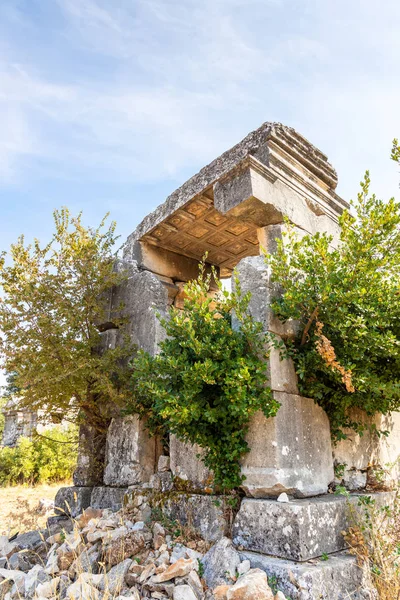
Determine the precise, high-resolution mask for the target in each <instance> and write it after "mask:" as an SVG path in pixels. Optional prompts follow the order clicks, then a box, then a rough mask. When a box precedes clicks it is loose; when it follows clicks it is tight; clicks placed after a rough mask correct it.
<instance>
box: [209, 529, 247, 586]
mask: <svg viewBox="0 0 400 600" xmlns="http://www.w3.org/2000/svg"><path fill="white" fill-rule="evenodd" d="M240 562H241V561H240V557H239V554H238V553H237V552H236V550H235V548H234V547H233V544H232V540H230V539H229V538H226V537H224V538H221V539H220V540H219V542H217V543H216V544H215V545H214V546H213V547H212V548H211V549H210V550H209V551H208V552H207V554H206V555H205V556H204V558H203V559H202V563H203V566H204V580H205V582H206V584H207V585H208V587H210V588H215V587H217V586H219V585H224V584H227V583H231V582H233V581H234V580H235V578H236V572H237V569H238V567H239V565H240Z"/></svg>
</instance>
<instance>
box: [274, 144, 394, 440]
mask: <svg viewBox="0 0 400 600" xmlns="http://www.w3.org/2000/svg"><path fill="white" fill-rule="evenodd" d="M392 156H393V158H394V159H396V160H399V157H400V152H399V148H398V146H397V144H395V145H394V148H393V155H392ZM369 188H370V178H369V174H368V172H367V173H366V175H365V178H364V181H363V182H362V183H361V191H360V193H359V195H358V199H357V201H356V202H352V203H351V204H352V211H345V212H344V213H343V214H342V216H341V217H340V219H339V226H340V243H339V245H338V247H337V248H333V247H332V238H331V237H330V236H328V235H326V234H320V233H317V234H316V235H313V236H311V235H306V236H305V237H304V238H303V239H301V240H300V239H298V238H297V236H296V235H295V233H294V232H293V231H292V230H290V227H289V232H288V233H287V234H286V235H284V237H283V239H282V240H279V241H278V247H277V252H276V254H274V255H267V256H266V260H267V262H268V263H269V265H270V266H271V270H272V279H273V280H274V281H276V282H278V283H279V284H280V285H281V286H282V289H283V295H282V297H280V298H277V299H276V300H275V302H274V304H273V309H274V311H275V312H276V314H277V315H278V316H279V317H280V318H281V319H282V320H283V321H285V320H287V319H289V318H292V319H297V320H298V321H299V323H300V334H299V336H298V338H297V339H296V340H295V342H294V343H293V345H292V346H290V347H289V353H290V354H291V355H292V356H293V358H294V361H295V364H296V367H297V373H298V375H299V384H300V390H301V393H302V394H303V395H306V396H309V397H312V398H314V399H315V400H316V401H317V402H318V403H319V404H320V405H321V406H322V407H323V408H324V409H325V410H326V412H327V413H328V415H329V417H330V420H331V425H332V431H333V434H334V436H336V437H339V438H340V437H342V436H343V428H346V427H351V428H354V429H356V430H358V431H361V430H362V427H361V425H360V424H359V423H357V422H354V420H352V419H351V417H350V414H351V412H350V411H349V409H351V408H352V407H357V408H360V409H363V410H365V411H366V413H367V414H368V415H374V414H376V413H378V412H379V413H383V414H386V413H389V412H391V411H393V410H398V409H399V408H400V284H399V266H400V204H399V203H397V202H395V200H394V199H393V198H392V199H390V200H389V201H388V202H383V201H382V200H379V199H378V198H376V196H375V195H370V193H369Z"/></svg>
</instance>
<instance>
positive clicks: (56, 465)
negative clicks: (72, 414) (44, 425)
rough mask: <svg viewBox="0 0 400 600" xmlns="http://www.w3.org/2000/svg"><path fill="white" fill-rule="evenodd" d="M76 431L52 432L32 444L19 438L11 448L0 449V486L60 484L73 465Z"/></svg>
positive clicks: (75, 453)
mask: <svg viewBox="0 0 400 600" xmlns="http://www.w3.org/2000/svg"><path fill="white" fill-rule="evenodd" d="M76 437H77V436H76V428H75V427H72V426H71V427H70V428H69V429H68V430H66V431H65V430H62V429H58V428H53V429H50V430H48V431H45V432H43V436H42V435H36V436H35V437H34V438H33V439H32V440H30V439H28V438H26V437H21V438H20V439H19V440H18V444H17V446H16V447H15V448H8V447H4V448H0V486H6V485H17V484H29V485H34V484H38V483H48V482H55V481H63V480H66V479H69V478H70V477H71V476H72V472H73V470H74V467H75V464H76V457H77V444H76Z"/></svg>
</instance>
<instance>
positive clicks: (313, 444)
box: [242, 392, 334, 498]
mask: <svg viewBox="0 0 400 600" xmlns="http://www.w3.org/2000/svg"><path fill="white" fill-rule="evenodd" d="M274 395H275V398H276V399H277V400H278V402H280V404H281V406H280V408H279V410H278V413H277V416H276V417H271V418H269V419H267V418H266V417H265V416H264V415H263V414H262V413H261V412H258V413H256V414H255V415H254V416H253V417H252V420H251V422H250V426H249V430H248V434H247V443H248V445H249V447H250V452H249V453H248V454H246V455H245V456H244V457H243V459H242V473H243V474H244V475H245V477H246V480H245V481H244V483H243V489H244V491H245V493H246V495H247V496H251V497H254V498H266V497H273V496H279V495H280V494H281V493H282V492H287V493H289V494H292V495H294V496H296V497H306V496H316V495H318V494H323V493H325V492H326V491H327V488H328V485H329V483H330V482H331V481H333V478H334V473H333V463H332V448H331V437H330V428H329V420H328V417H327V415H326V414H325V412H324V411H323V410H322V408H321V407H319V406H318V405H317V404H315V402H314V401H313V400H311V399H310V398H303V397H302V396H297V395H294V394H286V393H283V392H274Z"/></svg>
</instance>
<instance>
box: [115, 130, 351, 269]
mask: <svg viewBox="0 0 400 600" xmlns="http://www.w3.org/2000/svg"><path fill="white" fill-rule="evenodd" d="M245 169H253V171H254V170H256V171H257V172H258V173H260V174H261V176H262V177H265V178H266V179H268V180H269V181H272V182H275V181H277V180H279V181H280V182H281V183H282V184H283V185H284V186H289V187H291V188H292V189H296V191H297V192H298V193H299V194H300V195H301V197H302V198H304V199H305V201H306V202H307V205H308V206H309V207H310V209H311V210H312V211H313V212H314V214H315V215H318V216H319V215H327V216H328V217H330V219H332V220H333V221H336V220H337V217H338V216H339V215H340V214H341V212H342V211H343V210H344V209H345V208H347V207H348V204H347V203H346V202H345V201H344V200H342V199H341V198H340V197H339V196H337V194H336V193H335V189H336V186H337V174H336V171H335V169H334V168H333V167H332V165H331V164H330V163H329V162H328V159H327V157H326V155H325V154H323V153H322V152H321V151H320V150H318V148H316V147H315V146H313V145H312V144H311V143H310V142H309V141H308V140H306V139H305V138H304V137H303V136H301V135H300V134H298V133H297V132H296V131H295V130H294V129H293V128H292V127H287V126H285V125H282V124H281V123H269V122H267V123H264V124H263V125H262V126H261V127H259V128H258V129H256V130H255V131H253V132H251V133H249V134H248V135H247V136H246V137H245V138H244V139H243V140H242V141H241V142H239V143H238V144H236V145H235V146H234V147H233V148H231V149H230V150H227V151H226V152H224V153H223V154H222V155H221V156H219V157H218V158H216V159H215V160H213V161H212V162H211V163H210V164H209V165H207V166H205V167H204V168H203V169H201V171H199V173H197V174H196V175H194V176H193V177H191V178H190V179H189V180H188V181H186V183H184V184H183V185H182V186H181V187H180V188H178V189H177V190H176V191H175V192H173V193H172V194H171V195H170V196H169V197H168V198H167V199H166V201H165V202H164V203H163V204H161V205H160V206H159V207H158V208H156V210H155V211H153V212H152V213H150V214H149V215H147V216H146V217H145V218H144V219H143V221H142V222H141V223H140V224H139V226H138V227H137V228H136V230H135V231H134V232H133V233H132V234H131V235H130V236H129V237H128V239H127V242H126V244H125V247H124V257H125V258H128V259H129V258H130V249H131V248H132V246H133V245H134V244H135V242H138V241H140V242H146V243H148V244H151V245H154V246H159V247H161V248H164V249H167V250H170V251H172V252H175V253H177V254H182V255H185V256H188V257H191V258H195V259H197V260H198V259H200V258H201V257H202V255H203V254H204V251H205V250H207V251H208V252H209V257H208V260H209V262H211V263H213V264H216V265H219V266H222V267H223V268H224V269H225V270H229V269H232V268H233V267H234V266H235V264H237V262H238V261H239V260H240V259H241V258H243V257H244V256H251V255H256V254H258V252H259V248H258V239H257V223H254V222H253V223H251V222H249V221H248V220H247V221H246V220H243V219H240V218H237V217H235V216H234V215H233V214H227V213H224V212H221V208H220V206H219V208H220V210H216V208H215V206H214V190H215V189H216V185H220V182H224V181H226V180H229V179H230V178H232V177H235V176H236V174H237V173H239V172H240V171H243V170H245ZM272 203H273V198H272ZM227 212H229V211H227ZM258 226H262V225H261V224H258Z"/></svg>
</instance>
